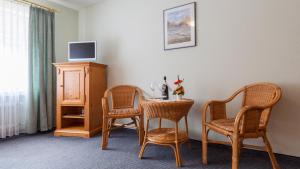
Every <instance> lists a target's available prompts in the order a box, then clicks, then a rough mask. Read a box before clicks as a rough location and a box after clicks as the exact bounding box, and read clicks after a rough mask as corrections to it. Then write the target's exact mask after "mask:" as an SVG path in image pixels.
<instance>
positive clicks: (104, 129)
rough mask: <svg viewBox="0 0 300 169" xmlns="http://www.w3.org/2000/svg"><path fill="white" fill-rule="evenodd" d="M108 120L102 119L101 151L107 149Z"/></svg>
mask: <svg viewBox="0 0 300 169" xmlns="http://www.w3.org/2000/svg"><path fill="white" fill-rule="evenodd" d="M108 120H109V119H108V118H103V126H102V146H101V147H102V150H104V149H106V148H107V145H108V137H109V133H108V131H109V129H108Z"/></svg>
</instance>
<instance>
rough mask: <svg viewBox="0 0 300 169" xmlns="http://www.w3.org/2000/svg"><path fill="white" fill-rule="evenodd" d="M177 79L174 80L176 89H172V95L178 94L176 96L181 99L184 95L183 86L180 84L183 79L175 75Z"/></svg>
mask: <svg viewBox="0 0 300 169" xmlns="http://www.w3.org/2000/svg"><path fill="white" fill-rule="evenodd" d="M177 77H178V78H177V81H175V82H174V84H175V85H176V89H175V90H174V91H173V95H177V96H179V97H178V98H179V99H181V97H182V96H183V95H184V88H183V86H182V85H181V83H182V82H183V81H184V79H182V80H181V79H180V78H179V75H178V76H177Z"/></svg>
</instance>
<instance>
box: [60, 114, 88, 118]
mask: <svg viewBox="0 0 300 169" xmlns="http://www.w3.org/2000/svg"><path fill="white" fill-rule="evenodd" d="M62 117H63V118H65V119H84V115H80V114H68V115H63V116H62Z"/></svg>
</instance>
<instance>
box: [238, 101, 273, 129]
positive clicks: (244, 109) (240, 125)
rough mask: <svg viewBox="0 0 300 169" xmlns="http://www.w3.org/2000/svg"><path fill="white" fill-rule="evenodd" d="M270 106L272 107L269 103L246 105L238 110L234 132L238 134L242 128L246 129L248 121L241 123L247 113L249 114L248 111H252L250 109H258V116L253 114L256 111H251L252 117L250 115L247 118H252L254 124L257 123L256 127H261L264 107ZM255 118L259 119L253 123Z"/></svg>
mask: <svg viewBox="0 0 300 169" xmlns="http://www.w3.org/2000/svg"><path fill="white" fill-rule="evenodd" d="M269 107H270V106H269V105H265V106H244V107H242V109H241V110H240V111H239V112H238V114H237V116H236V117H235V121H234V133H235V134H238V133H239V132H240V130H244V129H245V127H246V126H245V124H246V123H241V122H242V120H243V117H244V116H245V115H247V113H248V112H250V111H258V114H257V116H253V115H254V114H253V113H254V112H251V113H252V117H250V116H249V119H248V118H247V119H245V120H252V124H254V125H255V124H256V125H257V126H256V127H259V122H260V115H261V113H262V111H263V110H264V109H266V108H269ZM249 115H250V114H249ZM253 120H257V121H256V122H255V121H254V123H253ZM249 124H250V123H249ZM252 124H251V125H252ZM254 128H255V126H254Z"/></svg>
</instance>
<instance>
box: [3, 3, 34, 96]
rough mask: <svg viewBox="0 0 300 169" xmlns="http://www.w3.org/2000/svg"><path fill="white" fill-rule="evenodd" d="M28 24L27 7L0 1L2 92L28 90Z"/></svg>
mask: <svg viewBox="0 0 300 169" xmlns="http://www.w3.org/2000/svg"><path fill="white" fill-rule="evenodd" d="M28 22H29V7H28V6H27V5H22V4H18V3H16V2H12V1H8V0H1V1H0V77H1V82H0V92H9V91H20V92H21V91H24V90H26V87H27V79H28Z"/></svg>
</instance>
